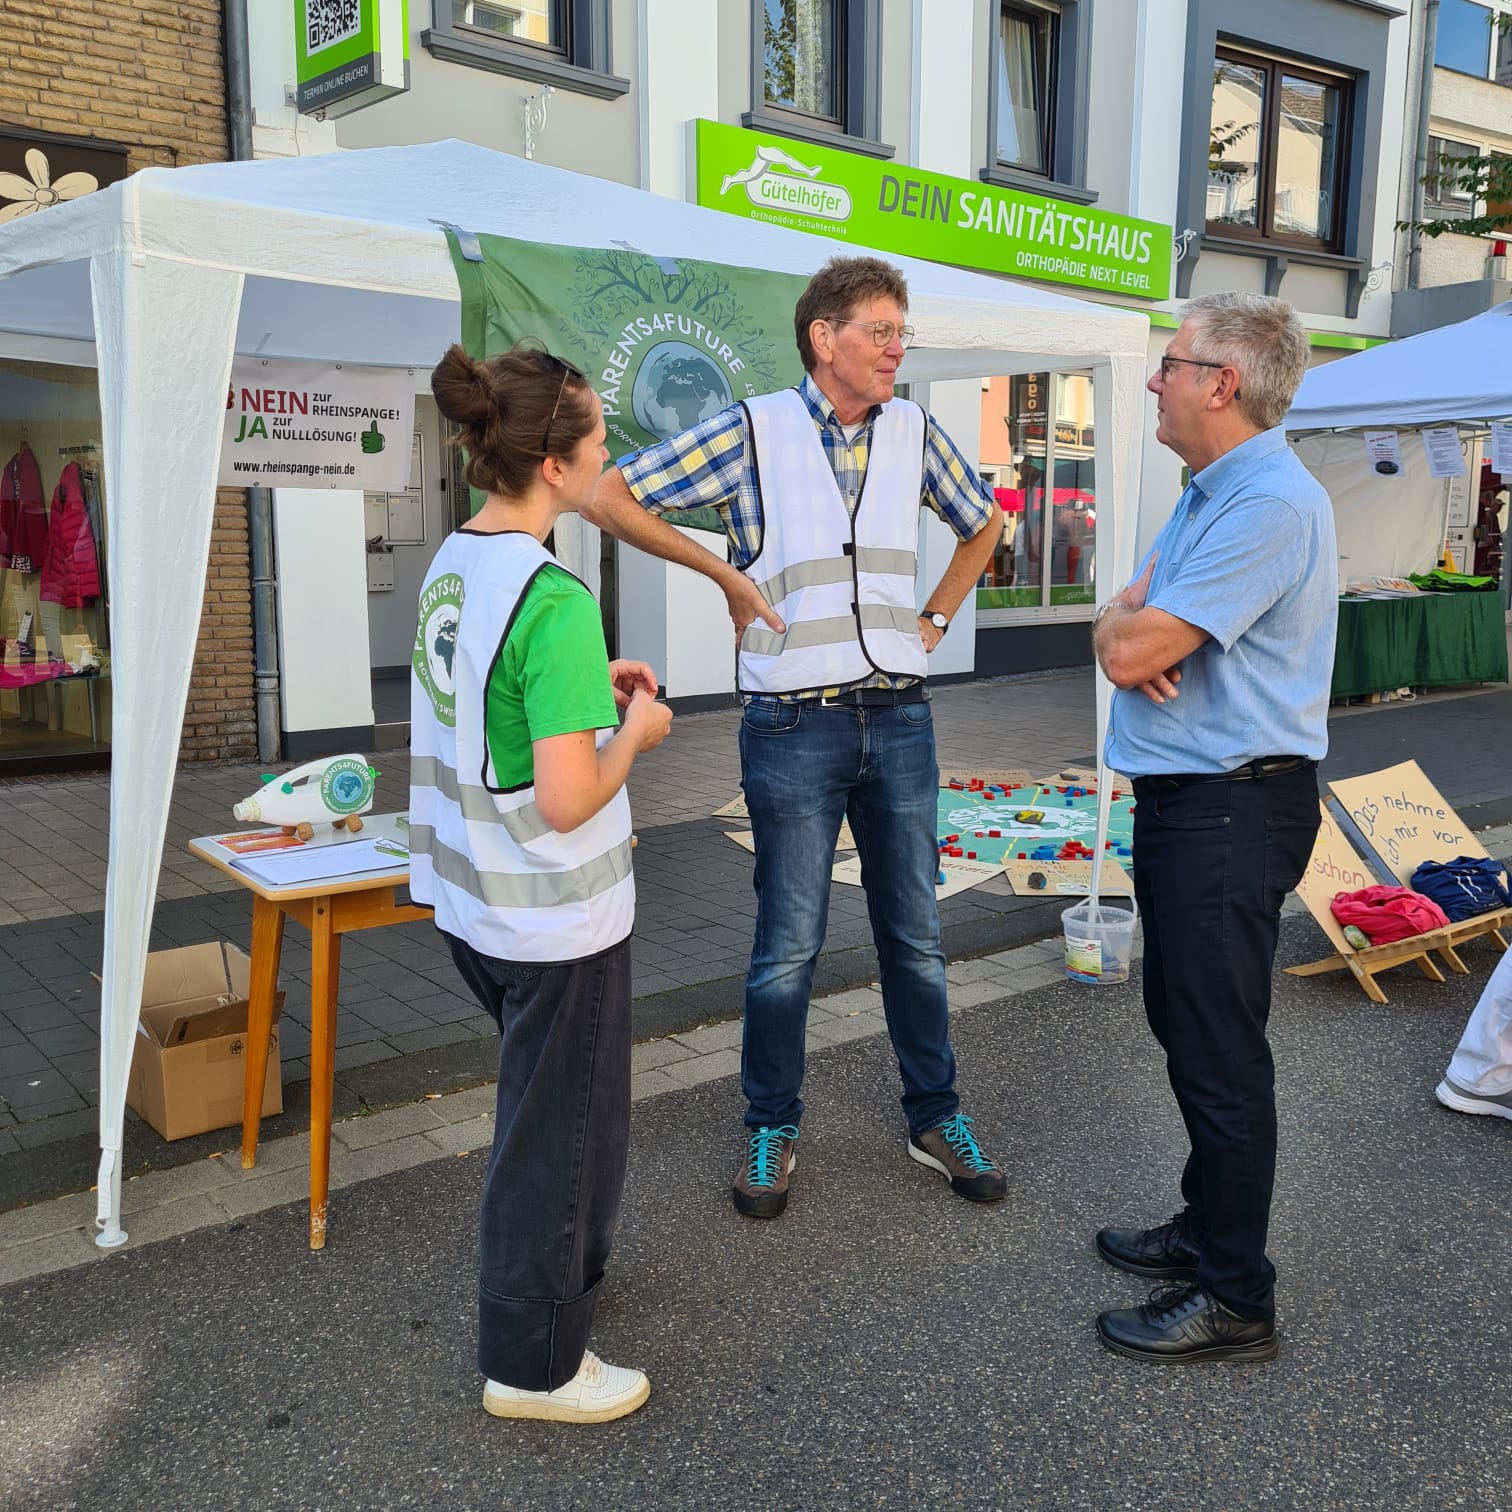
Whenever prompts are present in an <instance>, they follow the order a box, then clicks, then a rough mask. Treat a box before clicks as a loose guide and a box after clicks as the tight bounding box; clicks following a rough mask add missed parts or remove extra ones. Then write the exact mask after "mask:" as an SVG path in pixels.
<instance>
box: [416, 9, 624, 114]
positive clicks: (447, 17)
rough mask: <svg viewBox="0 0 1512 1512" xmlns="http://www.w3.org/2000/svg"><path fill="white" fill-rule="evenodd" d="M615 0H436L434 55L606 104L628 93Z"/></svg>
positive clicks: (424, 38) (426, 37)
mask: <svg viewBox="0 0 1512 1512" xmlns="http://www.w3.org/2000/svg"><path fill="white" fill-rule="evenodd" d="M610 11H611V0H431V27H430V29H429V30H428V31H424V32H421V34H420V43H421V45H422V46H423V47H424V48H425V49H426V51H428V52H429V53H430V54H431V56H432V57H436V58H441V59H443V60H445V61H446V62H449V63H461V64H463V65H465V66H467V67H471V68H483V69H487V70H489V71H490V72H493V73H502V74H510V75H513V76H514V77H516V78H521V79H530V80H532V81H533V82H535V83H538V84H551V85H554V86H556V87H557V88H559V89H568V90H573V91H575V92H576V93H579V94H588V95H595V96H598V97H599V98H601V99H607V98H611V97H613V96H616V95H622V94H624V93H626V92H627V91H628V90H629V88H630V81H629V80H628V79H620V78H616V77H615V76H614V74H613V73H612V72H611V67H610V50H609V39H610Z"/></svg>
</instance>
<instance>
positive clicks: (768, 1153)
mask: <svg viewBox="0 0 1512 1512" xmlns="http://www.w3.org/2000/svg"><path fill="white" fill-rule="evenodd" d="M750 1136H751V1137H750V1141H749V1143H748V1144H747V1145H746V1158H745V1160H744V1162H743V1163H742V1164H741V1167H740V1169H739V1170H738V1171H737V1172H736V1173H735V1185H734V1187H733V1188H732V1189H731V1191H730V1196H731V1197H732V1198H733V1199H734V1201H735V1211H736V1212H737V1213H744V1214H745V1215H746V1217H747V1218H777V1217H780V1216H781V1214H782V1210H783V1209H784V1208H785V1207H786V1206H787V1200H788V1177H789V1176H791V1175H792V1174H793V1171H794V1169H795V1168H796V1166H797V1164H798V1157H797V1156H796V1155H795V1154H794V1153H793V1146H794V1145H796V1144H797V1143H798V1126H797V1125H796V1124H781V1125H779V1126H778V1127H777V1128H775V1129H768V1128H760V1129H752V1130H750Z"/></svg>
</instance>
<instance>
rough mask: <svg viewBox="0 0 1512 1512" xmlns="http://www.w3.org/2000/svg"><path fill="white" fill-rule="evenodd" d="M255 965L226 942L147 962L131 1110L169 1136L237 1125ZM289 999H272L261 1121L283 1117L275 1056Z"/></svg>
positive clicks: (158, 954) (161, 954)
mask: <svg viewBox="0 0 1512 1512" xmlns="http://www.w3.org/2000/svg"><path fill="white" fill-rule="evenodd" d="M251 975H252V962H251V959H250V958H249V957H248V956H247V954H246V952H245V951H242V950H238V949H237V947H236V946H235V945H230V944H227V943H225V942H224V941H215V940H212V941H210V942H208V943H206V944H204V945H186V946H184V947H183V948H182V949H179V950H155V951H153V952H152V953H151V954H150V955H149V956H148V957H147V970H146V975H145V978H144V980H143V983H142V1016H141V1021H140V1023H139V1024H138V1026H137V1036H136V1050H135V1052H134V1054H133V1055H132V1060H131V1080H130V1082H129V1083H128V1084H127V1089H126V1105H127V1106H128V1107H129V1108H131V1109H133V1110H134V1111H135V1112H137V1113H139V1114H140V1115H141V1116H142V1118H144V1119H145V1120H146V1121H147V1122H148V1123H149V1124H151V1125H152V1127H153V1128H154V1129H156V1130H157V1132H158V1133H159V1134H161V1135H162V1136H163V1138H164V1139H169V1140H172V1139H187V1138H188V1137H189V1136H190V1135H191V1134H204V1133H207V1132H208V1131H209V1130H211V1129H226V1128H230V1127H231V1126H232V1125H234V1124H239V1123H240V1122H241V1117H242V1080H243V1071H242V1068H243V1065H244V1064H245V1062H244V1060H243V1057H244V1055H245V1053H246V1048H247V1045H246V1038H247V1010H248V992H249V986H250V982H251ZM283 1005H284V995H283V993H282V992H279V993H276V994H275V995H274V998H273V1028H272V1032H271V1033H270V1035H269V1037H268V1074H267V1076H266V1078H265V1079H264V1081H263V1098H262V1116H263V1117H264V1118H266V1117H267V1116H268V1115H269V1114H270V1113H282V1112H283V1079H282V1076H281V1074H280V1067H279V1055H278V1028H279V1018H280V1016H281V1015H282V1013H283Z"/></svg>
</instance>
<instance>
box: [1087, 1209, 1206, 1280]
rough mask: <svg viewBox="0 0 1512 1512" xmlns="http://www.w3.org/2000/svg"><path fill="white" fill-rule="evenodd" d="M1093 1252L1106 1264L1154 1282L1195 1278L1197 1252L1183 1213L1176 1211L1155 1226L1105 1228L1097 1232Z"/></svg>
mask: <svg viewBox="0 0 1512 1512" xmlns="http://www.w3.org/2000/svg"><path fill="white" fill-rule="evenodd" d="M1097 1252H1098V1254H1100V1255H1101V1256H1102V1257H1103V1259H1104V1260H1106V1261H1107V1262H1108V1264H1109V1265H1116V1266H1117V1267H1118V1268H1119V1270H1126V1271H1132V1272H1133V1273H1134V1274H1135V1275H1136V1276H1149V1277H1150V1278H1151V1279H1152V1280H1156V1281H1195V1280H1196V1279H1197V1259H1198V1254H1199V1251H1198V1249H1197V1246H1196V1245H1195V1244H1194V1243H1193V1242H1192V1238H1191V1235H1190V1234H1189V1233H1188V1231H1187V1223H1186V1214H1185V1213H1177V1215H1176V1216H1175V1217H1174V1218H1173V1219H1171V1221H1170V1222H1169V1223H1162V1224H1161V1225H1160V1227H1159V1228H1148V1229H1116V1228H1105V1229H1102V1230H1100V1231H1099V1233H1098V1235H1097Z"/></svg>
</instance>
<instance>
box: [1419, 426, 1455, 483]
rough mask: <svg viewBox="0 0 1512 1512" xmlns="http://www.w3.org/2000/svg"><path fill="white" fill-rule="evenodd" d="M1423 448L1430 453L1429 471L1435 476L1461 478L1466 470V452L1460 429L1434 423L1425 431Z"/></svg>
mask: <svg viewBox="0 0 1512 1512" xmlns="http://www.w3.org/2000/svg"><path fill="white" fill-rule="evenodd" d="M1423 450H1424V451H1425V452H1427V453H1428V472H1429V475H1430V476H1431V477H1435V478H1459V477H1463V476H1464V472H1465V453H1464V451H1463V450H1462V449H1461V447H1460V438H1459V431H1458V430H1456V429H1455V428H1454V426H1452V425H1432V426H1429V427H1428V428H1427V429H1426V430H1425V431H1424V432H1423Z"/></svg>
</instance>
